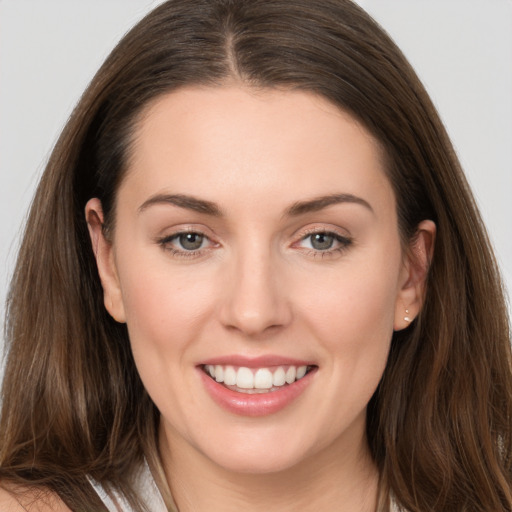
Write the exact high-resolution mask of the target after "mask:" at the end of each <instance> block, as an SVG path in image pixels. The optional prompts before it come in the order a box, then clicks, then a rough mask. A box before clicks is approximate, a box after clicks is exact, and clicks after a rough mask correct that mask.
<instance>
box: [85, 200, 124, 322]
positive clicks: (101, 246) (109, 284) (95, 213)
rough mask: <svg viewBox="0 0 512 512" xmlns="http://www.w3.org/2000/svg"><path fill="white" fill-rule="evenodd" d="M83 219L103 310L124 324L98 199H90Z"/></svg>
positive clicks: (122, 310) (117, 285)
mask: <svg viewBox="0 0 512 512" xmlns="http://www.w3.org/2000/svg"><path fill="white" fill-rule="evenodd" d="M85 219H86V221H87V227H88V229H89V236H90V237H91V243H92V249H93V252H94V256H95V258H96V265H97V267H98V273H99V276H100V280H101V285H102V287H103V300H104V304H105V308H106V309H107V311H108V312H109V313H110V315H111V316H112V318H114V320H116V321H117V322H120V323H123V322H125V321H126V320H125V313H124V305H123V300H122V294H121V287H120V285H119V279H118V275H117V269H116V264H115V258H114V248H113V245H112V243H111V242H110V241H108V240H107V239H106V237H105V233H104V229H103V225H104V224H103V222H104V218H103V208H102V205H101V201H100V200H99V199H98V198H93V199H90V200H89V201H88V202H87V205H86V206H85Z"/></svg>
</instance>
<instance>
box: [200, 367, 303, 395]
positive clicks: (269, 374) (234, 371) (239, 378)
mask: <svg viewBox="0 0 512 512" xmlns="http://www.w3.org/2000/svg"><path fill="white" fill-rule="evenodd" d="M307 369H308V367H307V366H288V367H283V366H279V367H277V368H275V369H270V368H257V369H251V368H246V367H245V366H240V367H239V368H235V367H233V366H222V365H211V364H207V365H205V370H206V372H207V373H209V374H210V376H211V377H212V378H214V379H215V380H216V381H217V382H223V383H224V384H226V385H228V386H236V387H238V388H241V389H270V388H272V387H279V386H284V385H285V384H291V383H292V382H295V381H296V380H299V379H302V377H304V375H306V372H307Z"/></svg>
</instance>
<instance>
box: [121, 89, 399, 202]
mask: <svg viewBox="0 0 512 512" xmlns="http://www.w3.org/2000/svg"><path fill="white" fill-rule="evenodd" d="M381 155H382V152H381V149H380V146H379V143H378V142H377V141H376V140H375V139H374V138H373V137H372V136H371V135H370V133H369V132H368V131H367V130H366V129H365V128H364V127H363V126H362V125H361V124H360V123H358V122H357V121H356V120H355V119H354V118H353V117H352V116H350V115H349V114H347V113H346V112H343V111H341V110H340V109H339V108H337V107H336V106H334V105H333V104H331V103H330V102H328V101H327V100H325V99H323V98H322V97H320V96H318V95H315V94H313V93H309V92H303V91H283V90H275V89H263V90H253V89H249V88H245V87H236V86H233V87H227V86H226V87H217V88H214V87H203V88H201V87H195V88H183V89H180V90H177V91H174V92H171V93H169V94H166V95H164V96H161V97H159V98H157V99H156V100H155V101H154V102H153V103H152V104H151V105H150V106H149V107H147V108H146V109H145V111H144V112H143V114H142V115H141V116H140V119H139V122H138V125H137V128H136V131H135V137H134V143H133V147H132V157H131V160H130V164H129V168H128V173H127V178H126V179H125V180H124V182H123V184H122V186H121V189H123V188H126V187H128V186H129V185H130V184H131V185H132V188H133V189H134V191H135V192H136V193H137V194H138V195H139V196H142V195H144V194H146V195H148V194H152V193H153V194H154V193H158V192H164V191H172V192H174V193H182V194H191V195H200V196H201V197H204V198H205V199H212V200H214V201H219V200H223V199H226V200H227V201H230V200H233V199H234V198H240V199H242V198H245V199H247V200H250V199H251V198H253V199H254V200H255V201H261V198H262V197H265V202H266V203H268V204H270V203H271V201H272V199H273V198H274V196H276V193H277V192H278V195H279V197H280V198H281V199H282V200H283V201H285V200H289V201H294V200H297V199H301V198H304V197H306V196H308V195H322V194H324V195H325V194H331V193H334V192H336V193H338V192H339V193H352V194H357V195H360V194H361V193H363V192H364V193H369V194H370V195H371V193H372V192H378V191H379V189H381V191H384V192H385V194H381V197H374V198H373V200H374V201H388V202H389V200H391V201H393V200H394V199H393V194H392V192H391V189H390V184H389V182H388V180H387V178H386V175H385V173H384V170H383V161H384V159H383V158H382V156H381ZM390 193H391V195H390ZM377 195H378V194H377ZM296 196H300V197H296ZM260 206H261V203H260Z"/></svg>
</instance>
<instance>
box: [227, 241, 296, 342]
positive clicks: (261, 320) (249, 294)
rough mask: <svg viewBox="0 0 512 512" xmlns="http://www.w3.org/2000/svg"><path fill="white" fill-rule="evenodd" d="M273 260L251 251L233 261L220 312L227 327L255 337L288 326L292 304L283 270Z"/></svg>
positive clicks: (257, 251)
mask: <svg viewBox="0 0 512 512" xmlns="http://www.w3.org/2000/svg"><path fill="white" fill-rule="evenodd" d="M248 253H249V254H248ZM275 260H276V258H272V255H271V254H270V251H262V250H254V249H253V250H248V251H246V253H245V254H239V255H238V257H237V258H236V259H235V262H234V264H232V265H231V269H230V272H227V275H228V276H229V277H228V279H226V281H228V282H225V283H224V284H225V286H224V300H223V301H222V307H221V312H220V317H221V322H222V323H223V325H224V326H225V327H226V328H229V329H235V330H237V331H239V332H241V333H243V334H244V335H246V336H250V337H256V336H258V335H260V334H263V333H265V332H267V331H270V330H276V329H278V328H283V327H285V326H286V325H288V324H289V323H290V321H291V318H292V310H291V304H290V303H289V301H288V300H287V293H286V287H285V286H284V282H283V278H282V277H283V272H282V268H280V265H279V264H278V262H277V261H275ZM284 264H285V263H284V262H281V266H282V265H284Z"/></svg>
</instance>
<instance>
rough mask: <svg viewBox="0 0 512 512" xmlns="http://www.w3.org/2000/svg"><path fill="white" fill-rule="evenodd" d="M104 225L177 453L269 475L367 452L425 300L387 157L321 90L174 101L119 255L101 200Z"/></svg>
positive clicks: (111, 296) (118, 299) (108, 262)
mask: <svg viewBox="0 0 512 512" xmlns="http://www.w3.org/2000/svg"><path fill="white" fill-rule="evenodd" d="M87 216H88V220H89V224H90V227H91V233H92V238H93V243H94V245H95V249H96V253H97V257H98V265H99V270H100V274H101V277H102V282H103V286H104V289H105V304H106V307H107V308H108V309H109V311H110V312H111V314H112V315H113V316H114V318H116V319H117V320H118V321H126V323H127V326H128V331H129V335H130V341H131V344H132V348H133V354H134V358H135V362H136V364H137V368H138V371H139V373H140V376H141V379H142V381H143V383H144V385H145V387H146V389H147V391H148V393H149V395H150V396H151V398H152V399H153V401H154V402H155V404H156V406H157V407H158V409H159V410H160V412H161V414H162V432H163V435H164V439H165V442H166V443H167V444H169V445H170V447H171V450H172V449H175V450H180V449H181V450H182V451H183V450H185V452H186V451H187V450H189V451H190V452H191V453H192V452H194V453H195V454H196V456H199V457H203V456H205V457H206V458H208V459H210V460H211V461H213V462H214V463H216V464H219V465H220V466H222V467H224V468H227V469H230V470H235V471H243V472H270V471H277V470H280V469H286V468H290V467H293V466H294V465H297V464H299V463H300V462H303V461H306V460H313V459H314V457H315V456H319V454H321V453H322V454H325V453H332V454H333V456H339V454H346V453H350V452H351V451H354V450H358V451H359V452H360V450H361V449H364V448H365V446H366V445H365V442H364V430H365V412H366V407H367V403H368V401H369V399H370V397H371V396H372V394H373V392H374V391H375V389H376V387H377V385H378V383H379V380H380V378H381V376H382V373H383V371H384V367H385V365H386V359H387V356H388V351H389V347H390V340H391V336H392V332H393V329H401V328H404V327H405V326H406V325H407V322H406V321H405V320H404V316H409V317H410V318H412V317H414V315H415V314H416V313H417V310H418V308H419V299H418V284H417V283H416V279H415V278H414V275H413V272H412V271H411V265H410V264H409V261H408V260H407V258H406V257H405V256H404V254H403V252H402V248H401V244H400V238H399V232H398V228H397V216H396V205H395V198H394V194H393V191H392V188H391V186H390V183H389V181H388V179H387V177H386V175H385V173H384V170H383V164H382V161H381V154H380V152H379V147H378V145H377V143H376V142H375V140H374V139H373V138H372V137H371V136H370V134H369V133H368V132H367V131H366V130H365V129H364V128H362V126H361V125H360V124H358V123H357V122H356V121H355V120H354V119H353V118H352V117H350V116H349V115H347V114H346V113H343V112H341V111H340V110H338V109H337V108H336V107H334V106H333V105H331V104H330V103H328V102H327V101H325V100H323V99H321V98H319V97H318V96H315V95H313V94H310V93H306V92H283V91H281V92H280V91H277V90H263V91H254V90H251V89H247V88H242V87H219V88H185V89H182V90H179V91H177V92H173V93H170V94H168V95H166V96H164V97H161V98H160V99H158V100H157V101H156V102H155V103H153V104H152V105H151V106H150V107H149V108H148V109H147V110H146V112H145V115H144V116H142V117H141V121H140V124H139V126H138V128H137V131H136V140H135V143H134V146H133V155H132V158H131V160H130V163H129V168H128V171H127V175H126V177H125V179H124V181H123V182H122V184H121V186H120V189H119V191H118V201H117V207H116V223H115V231H114V234H113V238H112V244H110V243H109V242H107V241H105V240H104V239H103V238H102V236H101V232H100V229H99V228H98V226H99V220H98V219H101V208H100V205H99V202H98V201H97V200H92V201H91V202H90V203H89V205H88V210H87ZM406 308H407V309H408V310H409V313H408V314H406V313H405V309H406ZM305 371H306V374H305V375H303V374H304V372H305ZM212 375H213V377H212ZM219 381H220V382H219Z"/></svg>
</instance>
